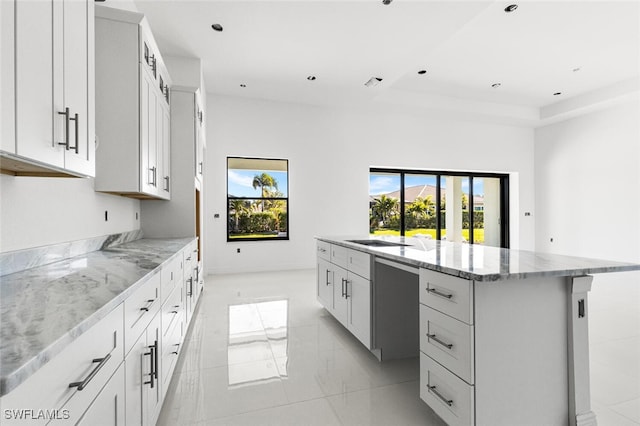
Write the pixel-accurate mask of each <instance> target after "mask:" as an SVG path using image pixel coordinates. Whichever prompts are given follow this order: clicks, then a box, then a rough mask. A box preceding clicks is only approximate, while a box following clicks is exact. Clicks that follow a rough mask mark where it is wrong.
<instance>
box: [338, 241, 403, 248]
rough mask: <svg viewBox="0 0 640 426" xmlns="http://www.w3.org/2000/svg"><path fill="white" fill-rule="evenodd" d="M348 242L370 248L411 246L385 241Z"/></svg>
mask: <svg viewBox="0 0 640 426" xmlns="http://www.w3.org/2000/svg"><path fill="white" fill-rule="evenodd" d="M347 242H349V243H356V244H362V245H363V246H370V247H403V246H408V245H409V244H403V243H393V242H391V241H383V240H347Z"/></svg>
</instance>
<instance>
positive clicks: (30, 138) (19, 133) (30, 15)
mask: <svg viewBox="0 0 640 426" xmlns="http://www.w3.org/2000/svg"><path fill="white" fill-rule="evenodd" d="M58 5H59V2H58V1H56V2H51V1H16V2H15V37H16V38H15V48H16V50H15V52H16V63H15V66H16V74H15V76H16V81H15V88H16V138H17V140H18V141H19V142H20V143H19V144H17V145H16V153H17V154H18V155H21V156H24V157H27V158H30V159H33V160H37V161H40V162H43V163H46V164H51V165H54V166H57V167H63V166H64V153H63V150H64V148H62V146H61V145H58V143H59V142H63V139H55V138H54V135H53V131H52V129H53V122H54V120H55V121H56V123H59V122H63V123H64V116H62V115H59V114H58V112H64V109H59V110H55V109H52V106H53V69H54V60H53V52H54V50H53V38H52V34H53V31H54V28H53V22H54V21H53V16H54V15H53V13H54V6H56V7H57V6H58ZM58 12H59V11H58ZM3 97H4V95H3Z"/></svg>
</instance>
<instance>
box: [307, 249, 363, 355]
mask: <svg viewBox="0 0 640 426" xmlns="http://www.w3.org/2000/svg"><path fill="white" fill-rule="evenodd" d="M327 250H330V252H331V257H330V258H331V259H332V260H331V261H327V260H326V259H327ZM317 265H318V269H317V283H316V284H317V287H316V290H317V292H316V295H317V299H318V301H319V302H320V303H321V304H322V305H323V306H324V307H325V308H326V309H327V311H329V313H331V314H332V315H333V316H334V317H335V318H336V319H337V320H338V321H340V323H341V324H342V325H344V326H345V327H346V328H347V330H349V331H350V332H351V333H352V334H353V335H354V336H355V337H356V338H357V339H358V340H360V342H362V344H363V345H365V346H366V347H367V349H371V343H372V342H371V300H372V299H371V281H370V280H369V277H370V268H371V258H370V256H369V254H367V253H363V252H358V251H356V250H351V249H348V248H345V247H341V246H334V245H330V248H328V247H327V244H326V243H324V242H322V241H319V242H318V260H317ZM367 265H368V267H367ZM343 266H346V267H348V268H349V269H345V267H343ZM351 267H353V269H354V270H355V271H357V272H358V273H356V272H354V270H352V269H351Z"/></svg>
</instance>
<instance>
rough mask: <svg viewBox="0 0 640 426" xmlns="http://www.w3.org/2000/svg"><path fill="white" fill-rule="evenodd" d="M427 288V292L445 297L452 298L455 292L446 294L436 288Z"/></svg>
mask: <svg viewBox="0 0 640 426" xmlns="http://www.w3.org/2000/svg"><path fill="white" fill-rule="evenodd" d="M425 290H427V293H433V294H435V295H436V296H440V297H444V298H445V299H451V298H452V297H453V294H444V293H441V292H439V291H438V290H436V289H435V288H429V287H427V288H426V289H425Z"/></svg>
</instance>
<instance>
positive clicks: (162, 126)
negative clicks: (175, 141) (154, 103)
mask: <svg viewBox="0 0 640 426" xmlns="http://www.w3.org/2000/svg"><path fill="white" fill-rule="evenodd" d="M159 102H161V104H160V105H159V108H158V112H159V116H158V120H159V122H158V131H159V132H161V133H160V134H161V137H159V140H160V145H161V152H162V155H161V158H162V162H161V167H160V168H161V170H162V182H161V189H160V196H161V197H162V198H166V199H170V198H171V131H170V129H169V126H170V121H171V115H170V112H169V106H168V105H167V104H166V103H165V100H164V98H163V97H160V98H159Z"/></svg>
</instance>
